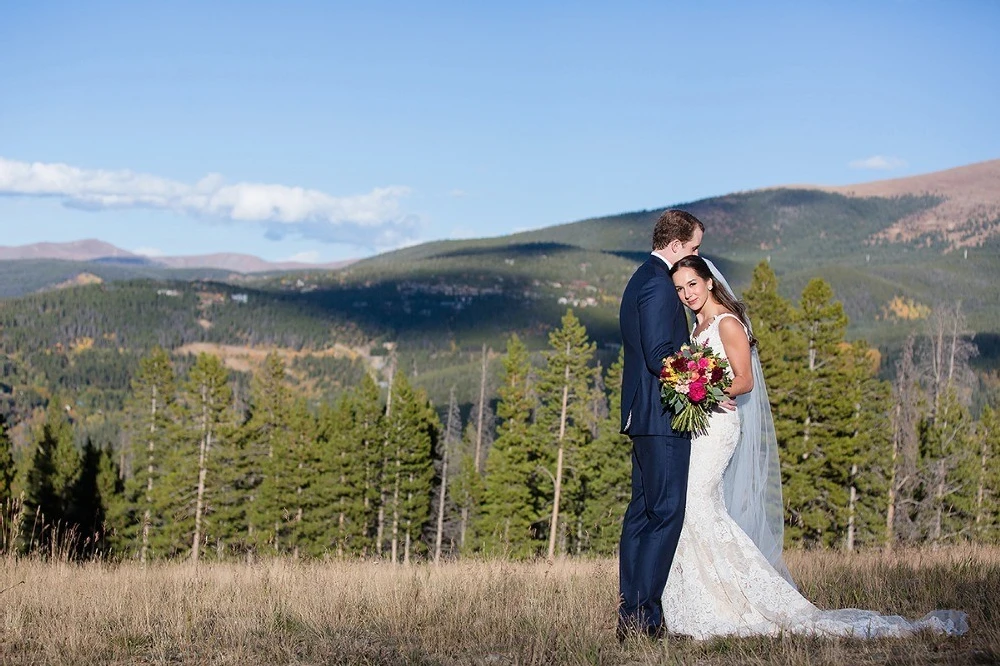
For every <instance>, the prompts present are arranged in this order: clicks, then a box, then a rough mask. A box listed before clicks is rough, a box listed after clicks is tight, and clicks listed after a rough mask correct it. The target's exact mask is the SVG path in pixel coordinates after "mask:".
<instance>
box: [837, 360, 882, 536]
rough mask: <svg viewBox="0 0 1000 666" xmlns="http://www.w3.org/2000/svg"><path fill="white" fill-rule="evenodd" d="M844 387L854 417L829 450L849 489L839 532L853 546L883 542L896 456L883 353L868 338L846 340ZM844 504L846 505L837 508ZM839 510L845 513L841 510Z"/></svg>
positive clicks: (842, 480)
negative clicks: (880, 368)
mask: <svg viewBox="0 0 1000 666" xmlns="http://www.w3.org/2000/svg"><path fill="white" fill-rule="evenodd" d="M840 352H841V367H840V373H839V374H840V376H841V380H840V381H841V382H842V384H841V390H842V391H843V393H844V398H845V400H846V401H847V402H848V404H850V405H851V410H852V412H851V417H850V420H849V421H848V422H847V431H848V432H846V433H844V436H842V437H838V438H836V440H835V443H836V444H837V445H839V446H838V448H836V449H834V450H831V451H828V452H827V457H828V459H830V461H831V473H832V474H833V475H834V477H835V480H836V481H837V482H839V483H840V484H842V485H843V486H844V487H845V488H847V494H848V502H847V506H846V517H845V518H838V521H837V522H838V531H841V530H843V531H844V532H845V536H844V539H845V540H844V545H845V548H846V549H847V550H848V551H852V550H854V549H855V547H857V546H862V545H871V546H874V545H879V544H882V543H884V540H885V519H884V516H885V511H886V506H885V502H886V498H887V496H888V486H887V483H886V478H887V472H888V471H889V467H890V466H891V464H892V461H891V448H892V443H891V438H892V428H891V421H892V419H891V415H890V414H891V411H890V410H889V409H888V407H889V406H891V404H892V393H891V389H890V386H889V384H888V383H886V382H883V381H881V380H879V379H878V366H879V360H880V359H879V356H878V352H877V351H876V350H874V349H870V348H869V347H868V346H867V345H866V344H865V343H864V342H860V341H858V342H855V343H853V344H851V345H843V346H841V348H840ZM838 509H841V507H838ZM838 513H845V512H844V511H842V510H838Z"/></svg>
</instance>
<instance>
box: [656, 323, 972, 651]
mask: <svg viewBox="0 0 1000 666" xmlns="http://www.w3.org/2000/svg"><path fill="white" fill-rule="evenodd" d="M727 316H728V317H732V316H733V315H730V314H723V315H720V316H719V317H716V319H715V320H714V321H713V322H712V323H711V324H710V325H709V326H708V328H707V329H705V331H703V332H702V333H701V335H700V336H699V337H698V339H697V342H699V343H700V344H706V343H707V344H708V345H710V346H711V347H712V349H713V350H715V352H716V353H718V354H719V355H720V356H723V357H725V349H724V348H723V346H722V340H721V338H720V335H719V322H720V321H721V320H722V319H723V318H724V317H727ZM739 435H740V417H739V414H738V412H718V413H715V414H713V415H712V416H711V418H710V421H709V427H708V431H707V433H706V434H704V435H698V436H696V437H695V438H694V439H693V440H692V441H691V467H690V473H689V477H688V491H687V508H686V510H685V515H684V527H683V529H682V531H681V536H680V541H679V543H678V545H677V552H676V554H675V556H674V560H673V565H672V566H671V568H670V575H669V576H668V578H667V585H666V588H665V589H664V591H663V597H662V599H661V601H662V604H663V617H664V622H665V623H666V626H667V629H668V630H669V631H670V632H672V633H678V634H684V635H688V636H692V637H694V638H697V639H706V638H711V637H715V636H733V635H736V636H750V635H762V634H763V635H776V634H779V633H781V632H791V633H806V634H826V635H838V636H859V637H882V636H886V637H888V636H904V635H907V634H911V633H913V632H915V631H918V630H921V629H930V630H933V631H939V632H943V633H949V634H962V633H965V632H966V631H967V630H968V621H967V618H966V615H965V613H962V612H959V611H934V612H932V613H929V614H928V615H926V616H924V617H923V618H921V619H920V620H916V621H909V620H906V619H905V618H903V617H900V616H898V615H879V614H877V613H874V612H872V611H863V610H858V609H853V608H850V609H843V610H829V611H824V610H820V609H818V608H816V606H814V605H813V604H811V603H810V602H809V601H808V600H807V599H806V598H805V597H803V596H802V595H801V594H799V593H798V591H797V590H796V589H795V587H794V586H793V585H792V584H791V583H789V582H788V581H787V580H785V578H783V577H782V576H781V575H780V574H779V573H778V572H777V571H776V570H775V569H774V568H773V567H772V566H771V564H770V563H769V562H768V560H767V558H765V557H764V555H763V554H762V553H761V551H760V550H758V548H757V547H756V546H755V545H754V543H753V541H752V540H751V539H750V537H748V536H747V535H746V533H745V532H744V531H743V530H742V529H741V528H740V527H739V525H737V524H736V522H735V521H734V520H733V519H732V518H731V517H730V515H729V513H728V512H727V510H726V505H725V500H724V497H723V485H722V483H723V482H722V477H723V472H724V471H725V469H726V466H727V465H728V464H729V460H730V457H731V456H732V455H733V451H734V449H735V448H736V444H737V441H738V440H739Z"/></svg>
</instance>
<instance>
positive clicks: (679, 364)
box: [670, 356, 688, 372]
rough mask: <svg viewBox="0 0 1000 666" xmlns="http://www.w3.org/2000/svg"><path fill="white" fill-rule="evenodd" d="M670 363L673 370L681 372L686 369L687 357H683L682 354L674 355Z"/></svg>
mask: <svg viewBox="0 0 1000 666" xmlns="http://www.w3.org/2000/svg"><path fill="white" fill-rule="evenodd" d="M670 365H672V366H673V368H674V370H676V371H677V372H683V371H685V370H687V367H688V364H687V359H685V358H684V357H682V356H676V357H674V360H673V361H671V362H670Z"/></svg>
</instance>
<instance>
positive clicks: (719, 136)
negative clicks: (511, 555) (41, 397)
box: [0, 0, 1000, 261]
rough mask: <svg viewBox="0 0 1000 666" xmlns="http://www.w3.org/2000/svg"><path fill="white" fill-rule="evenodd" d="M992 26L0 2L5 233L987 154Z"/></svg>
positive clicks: (132, 226) (998, 127)
mask: <svg viewBox="0 0 1000 666" xmlns="http://www.w3.org/2000/svg"><path fill="white" fill-rule="evenodd" d="M998 34H1000V3H998V2H994V1H992V0H982V1H980V2H971V1H965V0H957V1H952V2H946V1H937V0H909V1H906V0H881V1H880V0H873V1H871V2H849V1H838V2H833V1H830V2H826V1H818V0H806V1H801V0H800V1H799V2H787V3H785V2H768V3H766V4H765V3H762V2H761V3H746V2H732V3H728V2H713V1H708V2H701V3H688V2H628V1H623V2H616V3H596V2H595V3H592V2H577V3H554V2H544V1H543V2H518V1H514V0H511V1H507V2H503V3H491V4H489V5H487V4H486V3H448V2H435V3H431V2H428V3H413V2H410V3H392V2H377V1H376V2H367V3H340V2H281V3H278V2H269V3H263V2H208V1H204V2H170V3H165V2H162V3H157V2H148V3H147V2H100V1H95V2H87V3H77V2H63V3H60V2H33V3H14V2H2V1H0V53H2V56H0V57H2V59H3V61H2V64H3V66H2V67H0V229H2V234H0V245H20V244H25V243H33V242H38V241H68V240H75V239H80V238H101V239H103V240H107V241H109V242H112V243H114V244H116V245H118V246H120V247H123V248H125V249H129V250H133V251H136V250H140V251H143V252H147V253H150V254H156V253H164V254H200V253H207V252H221V251H233V252H248V253H251V254H256V255H258V256H261V257H264V258H267V259H272V260H277V259H288V258H292V257H297V258H299V259H305V260H312V261H334V260H339V259H344V258H349V257H361V256H367V255H370V254H373V253H375V252H378V251H382V250H385V249H389V248H392V247H398V246H400V245H403V244H409V243H415V242H422V241H427V240H436V239H443V238H462V237H472V236H492V235H499V234H507V233H511V232H514V231H518V230H523V229H529V228H538V227H543V226H549V225H552V224H558V223H561V222H568V221H574V220H579V219H583V218H586V217H593V216H598V215H605V214H611V213H617V212H624V211H630V210H637V209H648V208H656V207H661V206H666V205H671V204H678V203H683V202H687V201H692V200H695V199H698V198H702V197H706V196H712V195H718V194H725V193H728V192H732V191H737V190H745V189H752V188H756V187H765V186H771V185H778V184H790V183H818V184H830V185H834V184H846V183H853V182H863V181H869V180H876V179H881V178H890V177H898V176H905V175H911V174H917V173H924V172H928V171H935V170H939V169H945V168H950V167H954V166H960V165H963V164H968V163H972V162H978V161H982V160H988V159H996V158H1000V122H998V121H997V117H998V109H1000V46H998V40H997V35H998ZM710 245H711V239H710V238H709V239H707V240H706V246H707V247H710Z"/></svg>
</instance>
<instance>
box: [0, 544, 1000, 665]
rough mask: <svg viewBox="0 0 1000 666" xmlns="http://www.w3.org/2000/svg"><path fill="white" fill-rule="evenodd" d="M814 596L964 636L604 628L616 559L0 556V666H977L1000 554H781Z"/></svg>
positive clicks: (992, 617)
mask: <svg viewBox="0 0 1000 666" xmlns="http://www.w3.org/2000/svg"><path fill="white" fill-rule="evenodd" d="M787 559H788V564H789V567H790V569H791V570H792V572H793V575H794V576H795V578H796V580H797V582H798V584H799V587H800V589H801V591H802V592H803V593H804V594H805V595H806V596H807V597H809V598H810V599H812V600H813V601H814V602H815V603H816V604H817V605H818V606H820V607H822V608H840V607H860V608H870V609H874V610H877V611H880V612H883V613H893V614H901V615H904V616H907V617H919V616H921V615H923V614H924V613H926V612H927V611H929V610H932V609H935V608H957V609H962V610H965V611H966V612H968V614H969V620H970V624H971V630H970V632H969V634H967V635H966V636H964V637H960V638H948V637H942V636H937V635H931V634H921V635H918V636H915V637H912V638H908V639H894V640H868V641H866V640H858V639H829V638H813V637H804V636H783V637H779V638H754V639H717V640H714V641H706V642H697V641H692V640H670V641H666V642H651V641H648V640H645V639H630V640H629V641H627V642H626V643H625V644H623V645H619V643H618V641H617V639H616V638H615V632H614V626H615V601H616V599H615V596H616V589H617V562H616V560H613V559H594V560H583V561H581V560H560V561H556V562H554V563H547V562H542V561H540V562H532V563H514V562H508V561H501V560H473V561H470V560H464V561H456V562H449V563H445V564H442V565H441V566H434V565H432V564H416V565H411V566H397V565H391V564H388V563H385V562H371V561H333V560H331V561H292V560H262V561H258V562H250V563H203V564H200V565H198V566H195V565H191V564H187V563H157V564H151V565H149V566H146V567H142V566H141V565H139V564H137V563H133V562H120V563H114V562H107V561H104V562H86V563H73V562H68V561H55V560H53V559H51V558H50V559H48V560H45V559H41V558H38V557H28V558H7V559H3V560H0V590H2V591H0V602H2V604H0V663H3V664H83V663H86V664H370V665H376V664H427V665H430V664H443V665H452V664H455V665H457V664H496V665H506V664H511V665H513V664H621V665H626V664H627V665H629V666H639V665H645V664H787V665H792V664H838V665H840V664H883V663H886V664H900V665H903V664H977V663H978V664H988V663H997V662H1000V626H998V623H997V618H998V615H1000V595H998V591H1000V549H997V548H985V547H971V546H969V547H954V548H948V549H941V550H930V549H920V550H906V551H897V552H893V553H886V552H875V551H872V552H865V553H855V554H845V553H842V552H835V551H810V552H803V551H791V552H789V553H788V558H787Z"/></svg>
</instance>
